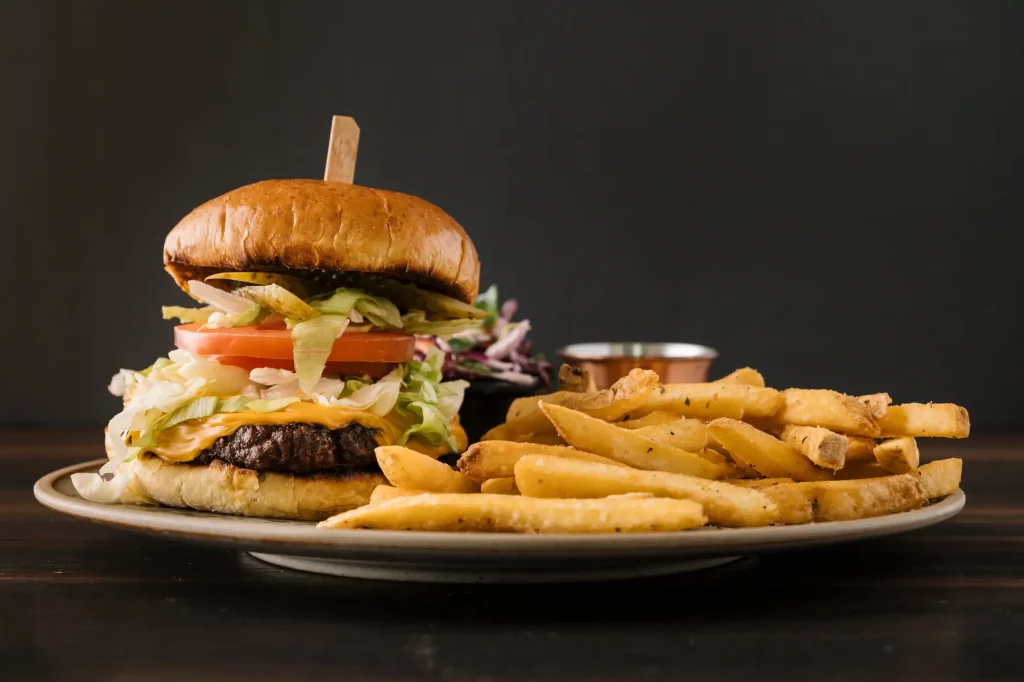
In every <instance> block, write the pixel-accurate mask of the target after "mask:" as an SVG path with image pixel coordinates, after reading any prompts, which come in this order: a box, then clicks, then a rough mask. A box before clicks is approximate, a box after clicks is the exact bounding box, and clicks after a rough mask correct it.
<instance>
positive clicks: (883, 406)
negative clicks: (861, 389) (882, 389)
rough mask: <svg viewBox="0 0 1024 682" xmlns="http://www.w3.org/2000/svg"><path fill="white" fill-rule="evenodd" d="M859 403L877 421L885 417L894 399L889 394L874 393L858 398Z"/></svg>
mask: <svg viewBox="0 0 1024 682" xmlns="http://www.w3.org/2000/svg"><path fill="white" fill-rule="evenodd" d="M857 402H859V403H860V404H861V405H863V406H864V407H866V408H868V414H870V415H871V418H872V419H874V420H876V421H877V420H879V419H881V418H882V417H884V416H885V413H886V411H887V410H888V409H889V405H890V404H891V403H892V398H890V397H889V394H888V393H872V394H870V395H859V396H857Z"/></svg>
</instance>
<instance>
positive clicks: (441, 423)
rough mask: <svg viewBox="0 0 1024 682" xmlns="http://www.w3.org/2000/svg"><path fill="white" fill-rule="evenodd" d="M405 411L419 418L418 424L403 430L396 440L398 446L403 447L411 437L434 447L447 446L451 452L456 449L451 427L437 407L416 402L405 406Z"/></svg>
mask: <svg viewBox="0 0 1024 682" xmlns="http://www.w3.org/2000/svg"><path fill="white" fill-rule="evenodd" d="M406 410H408V411H409V412H412V413H414V414H416V415H417V416H419V422H418V423H416V424H413V425H412V426H410V427H409V428H408V429H406V430H405V433H403V434H402V437H401V438H399V439H398V444H399V445H405V444H406V443H407V442H409V439H410V438H412V437H413V436H419V437H420V438H422V439H423V440H425V441H427V442H428V443H430V444H431V445H433V446H435V447H439V446H442V445H447V446H448V447H449V448H451V450H452V452H455V451H456V450H457V449H458V444H457V443H456V442H455V436H454V434H452V430H451V425H450V424H449V423H448V420H447V419H446V418H445V416H444V414H443V413H442V412H441V410H440V409H439V408H438V407H437V405H432V404H430V403H427V402H423V401H419V400H417V401H414V402H411V403H409V404H408V405H406Z"/></svg>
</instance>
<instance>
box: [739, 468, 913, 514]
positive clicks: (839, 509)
mask: <svg viewBox="0 0 1024 682" xmlns="http://www.w3.org/2000/svg"><path fill="white" fill-rule="evenodd" d="M757 490H759V491H760V492H761V493H763V494H764V495H765V497H767V498H768V499H770V500H772V501H773V502H775V504H776V505H777V506H778V508H779V522H780V523H809V522H811V521H847V520H851V519H866V518H870V517H873V516H882V515H884V514H894V513H896V512H901V511H908V510H911V509H917V508H918V507H920V506H922V505H923V504H924V503H925V502H926V501H927V497H926V495H925V489H924V487H923V486H922V484H921V483H920V482H919V481H918V479H917V477H916V476H914V475H913V474H899V475H896V476H885V477H882V478H866V479H857V480H850V481H819V482H810V483H778V484H776V485H770V486H764V487H760V488H757Z"/></svg>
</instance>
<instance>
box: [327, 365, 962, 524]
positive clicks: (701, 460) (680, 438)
mask: <svg viewBox="0 0 1024 682" xmlns="http://www.w3.org/2000/svg"><path fill="white" fill-rule="evenodd" d="M559 379H560V381H559V383H560V387H561V390H559V391H558V392H557V393H552V394H549V395H542V396H531V397H527V398H519V399H517V400H515V401H513V403H512V405H511V407H510V408H509V410H508V413H507V419H506V421H505V423H503V424H500V425H498V426H496V427H494V428H493V429H491V430H490V431H489V432H488V433H487V434H485V436H484V437H483V439H481V442H479V443H475V444H473V445H471V446H470V447H469V448H468V449H467V450H466V451H465V453H463V455H462V456H461V457H460V458H459V460H458V464H457V468H456V469H452V468H451V467H449V466H448V465H447V464H444V463H443V462H440V461H437V460H435V459H433V458H431V457H428V456H426V455H423V454H419V453H417V452H414V451H412V450H409V449H407V448H404V447H400V446H382V447H378V448H376V450H375V452H376V455H377V461H378V463H379V465H380V468H381V470H382V471H383V472H384V475H385V477H386V478H387V479H388V481H389V482H390V483H391V485H381V486H378V487H377V488H376V489H375V490H374V491H373V493H372V494H371V497H370V502H369V504H367V505H365V506H363V507H359V508H357V509H354V510H352V511H348V512H345V513H342V514H338V515H337V516H334V517H331V518H329V519H327V520H326V521H323V522H321V523H320V524H319V526H318V527H320V528H336V529H357V528H377V529H387V530H421V531H489V532H509V533H632V532H650V531H682V530H687V529H691V528H697V527H700V526H703V525H705V524H707V523H709V522H710V523H711V524H713V525H716V526H722V527H758V526H767V525H784V524H801V523H813V522H827V521H844V520H852V519H865V518H870V517H874V516H880V515H883V514H893V513H897V512H902V511H909V510H912V509H917V508H919V507H921V506H923V505H925V504H927V503H928V502H929V501H934V500H939V499H941V498H943V497H946V496H949V495H951V494H953V493H955V492H956V491H957V490H958V489H959V487H960V479H961V474H962V467H963V463H962V462H961V460H959V459H943V460H939V461H934V462H931V463H927V464H921V463H920V462H921V455H920V451H919V448H918V441H917V440H916V439H917V438H925V437H939V438H965V437H967V435H968V434H969V433H970V417H969V416H968V414H967V411H966V410H965V409H964V408H962V407H960V406H958V405H953V404H932V403H928V404H920V403H906V404H902V405H893V404H892V399H891V398H890V397H889V394H888V393H873V394H870V395H861V396H857V397H853V396H849V395H845V394H842V393H837V392H835V391H830V390H825V389H796V388H789V389H785V390H783V391H779V390H776V389H774V388H770V387H767V386H766V385H765V381H764V377H763V376H762V375H761V374H760V372H758V371H757V370H755V369H752V368H749V367H744V368H741V369H738V370H736V371H734V372H732V373H731V374H728V375H726V376H724V377H722V378H721V379H719V380H717V381H714V382H710V383H695V384H664V385H662V384H659V378H658V376H657V375H656V374H655V373H654V372H651V371H649V370H640V369H636V370H633V371H631V372H630V373H629V374H628V375H627V376H625V377H623V378H621V379H619V380H618V381H616V382H615V384H614V385H612V387H611V388H609V389H607V390H604V391H598V390H596V389H595V385H594V379H593V377H592V376H591V375H590V374H589V373H588V372H585V371H583V370H579V369H575V368H572V367H569V366H567V365H565V366H563V367H562V368H561V371H560V372H559ZM879 439H884V440H882V441H881V442H879ZM715 479H717V480H715Z"/></svg>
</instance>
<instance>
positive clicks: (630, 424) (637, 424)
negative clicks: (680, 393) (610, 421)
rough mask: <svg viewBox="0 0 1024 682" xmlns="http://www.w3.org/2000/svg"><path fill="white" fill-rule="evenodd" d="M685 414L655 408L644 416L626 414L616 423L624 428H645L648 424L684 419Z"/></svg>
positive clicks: (654, 424) (668, 422)
mask: <svg viewBox="0 0 1024 682" xmlns="http://www.w3.org/2000/svg"><path fill="white" fill-rule="evenodd" d="M682 418H683V416H682V415H681V414H679V413H677V412H666V411H665V410H655V411H654V412H649V413H648V414H645V415H644V416H642V417H637V418H635V419H634V418H632V415H628V414H627V415H626V416H625V417H623V418H622V419H621V420H619V421H617V422H615V425H616V426H618V427H621V428H623V429H630V430H636V429H643V428H647V427H648V426H660V425H661V424H671V423H672V422H677V421H679V420H680V419H682Z"/></svg>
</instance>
